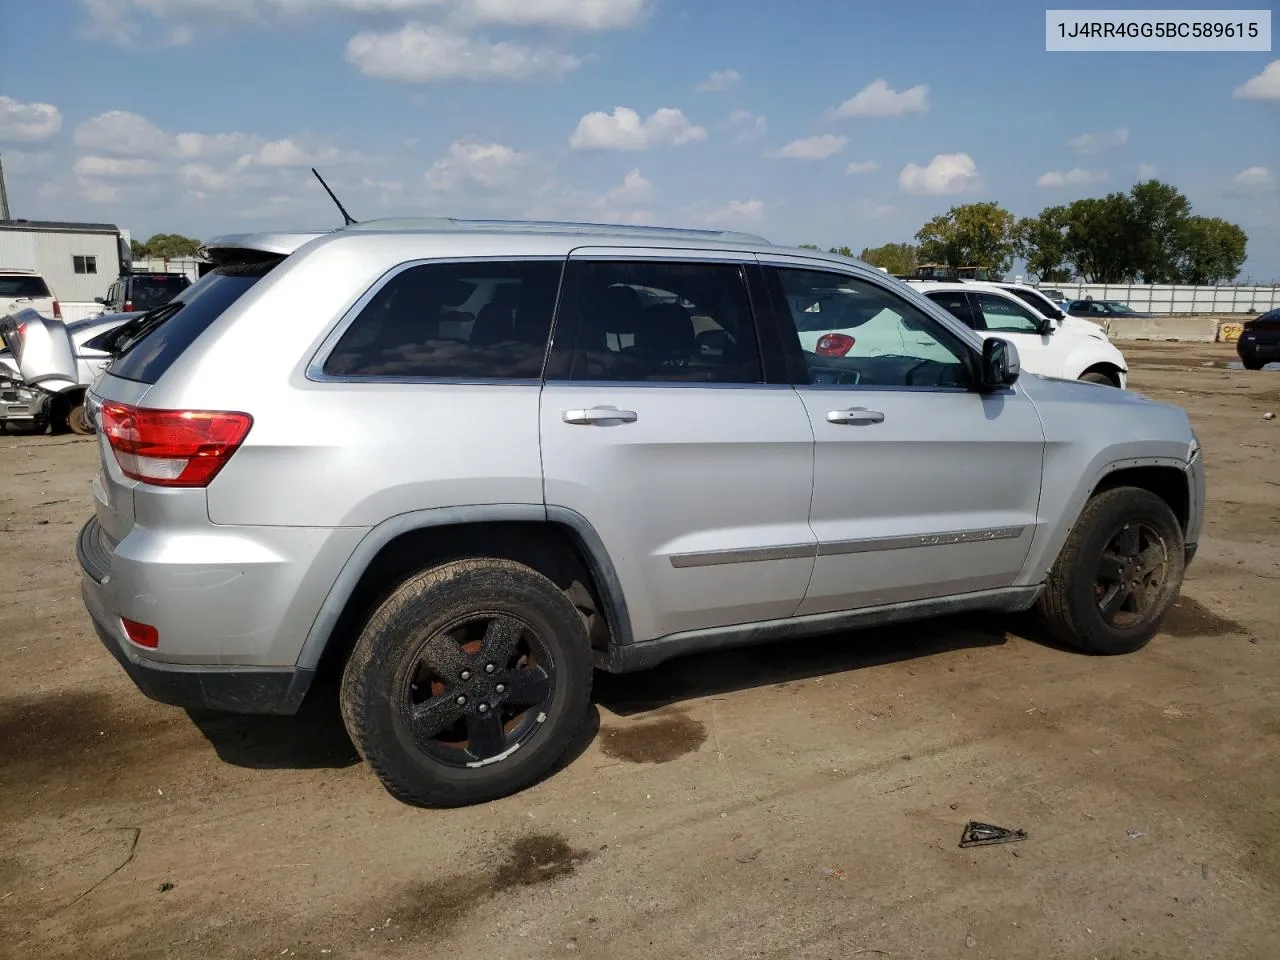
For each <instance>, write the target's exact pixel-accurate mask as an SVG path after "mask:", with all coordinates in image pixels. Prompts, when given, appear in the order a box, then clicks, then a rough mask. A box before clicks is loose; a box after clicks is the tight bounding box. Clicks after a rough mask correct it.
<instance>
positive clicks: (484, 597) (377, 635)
mask: <svg viewBox="0 0 1280 960" xmlns="http://www.w3.org/2000/svg"><path fill="white" fill-rule="evenodd" d="M592 670H593V667H592V658H591V648H590V643H589V641H588V637H587V631H586V626H585V624H584V623H583V619H582V616H581V614H580V613H579V612H578V609H577V608H576V607H575V606H574V605H573V603H572V602H571V601H570V600H569V599H568V598H567V597H566V596H565V595H564V593H563V592H562V591H561V590H560V589H559V588H558V587H556V585H555V584H554V583H552V582H551V581H550V580H548V579H547V578H546V577H544V576H542V574H540V573H538V572H537V571H535V570H533V569H531V568H529V567H526V566H524V565H523V564H519V563H515V562H514V561H511V560H501V559H487V558H486V559H471V560H457V561H453V562H451V563H446V564H443V565H441V566H438V567H434V568H432V569H429V570H426V571H424V572H422V573H420V574H418V575H417V576H415V577H412V578H410V579H409V580H407V581H406V582H405V583H403V584H402V585H401V586H400V587H399V588H398V589H397V590H396V591H395V592H394V593H392V594H391V596H390V597H388V598H387V599H386V601H385V602H383V604H382V605H381V606H380V607H379V608H378V609H377V610H376V611H375V612H374V614H373V616H372V617H371V618H370V619H369V622H368V624H367V625H366V626H365V628H364V630H363V631H362V632H361V634H360V638H359V639H358V640H357V641H356V645H355V648H354V649H353V650H352V652H351V656H350V658H349V659H348V661H347V665H346V668H345V670H344V673H343V679H342V691H341V696H340V701H341V708H342V716H343V720H344V721H345V723H346V726H347V732H348V734H349V735H350V736H351V739H352V741H353V743H354V744H355V746H356V749H357V750H358V751H359V752H360V755H361V756H362V757H364V759H365V760H366V761H368V763H369V766H370V767H372V768H373V771H374V773H376V774H377V775H378V778H379V779H380V780H381V781H382V783H383V785H384V786H385V787H386V789H387V790H388V791H389V792H390V793H391V794H392V796H394V797H396V798H397V799H399V800H401V801H403V802H404V803H408V804H412V805H414V806H425V807H456V806H463V805H466V804H473V803H483V802H485V801H488V800H494V799H497V798H498V797H502V796H506V795H508V794H512V793H515V792H517V791H519V790H523V789H524V788H526V787H528V786H530V785H532V784H534V783H535V782H537V781H538V780H539V779H541V778H542V777H543V776H544V775H546V774H547V773H548V772H549V771H550V770H551V769H552V768H553V767H554V766H555V765H556V764H557V763H558V762H559V761H560V760H561V759H562V757H563V756H564V754H565V752H566V750H567V749H568V748H569V746H570V745H571V744H572V742H573V740H574V738H575V736H576V734H577V733H578V730H579V729H580V727H581V725H582V723H583V721H584V719H585V718H586V716H587V712H588V710H589V708H590V705H591V681H592Z"/></svg>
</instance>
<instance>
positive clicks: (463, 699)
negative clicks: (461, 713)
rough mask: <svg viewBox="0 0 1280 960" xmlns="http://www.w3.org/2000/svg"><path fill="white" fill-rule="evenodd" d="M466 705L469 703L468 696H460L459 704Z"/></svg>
mask: <svg viewBox="0 0 1280 960" xmlns="http://www.w3.org/2000/svg"><path fill="white" fill-rule="evenodd" d="M466 705H467V698H466V697H459V698H458V706H460V707H465V706H466Z"/></svg>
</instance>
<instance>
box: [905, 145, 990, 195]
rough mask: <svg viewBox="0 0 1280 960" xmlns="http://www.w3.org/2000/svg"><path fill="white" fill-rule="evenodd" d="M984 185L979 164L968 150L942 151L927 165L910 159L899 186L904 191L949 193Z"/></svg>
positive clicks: (961, 191)
mask: <svg viewBox="0 0 1280 960" xmlns="http://www.w3.org/2000/svg"><path fill="white" fill-rule="evenodd" d="M981 188H982V178H981V177H980V176H978V168H977V165H976V164H975V163H974V162H973V158H972V157H971V156H969V155H968V154H967V153H940V154H938V155H937V156H936V157H934V158H933V159H932V160H930V161H929V163H928V165H927V166H924V167H922V166H919V165H918V164H915V163H908V164H907V165H906V166H905V167H903V168H902V172H901V173H899V174H898V189H900V190H901V191H902V192H903V193H915V194H922V195H928V196H946V195H948V194H957V193H972V192H973V191H974V190H979V189H981Z"/></svg>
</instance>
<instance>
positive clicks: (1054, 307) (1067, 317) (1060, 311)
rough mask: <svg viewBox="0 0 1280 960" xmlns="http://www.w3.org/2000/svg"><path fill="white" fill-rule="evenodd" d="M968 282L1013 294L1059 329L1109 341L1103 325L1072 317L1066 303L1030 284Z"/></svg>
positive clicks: (994, 281)
mask: <svg viewBox="0 0 1280 960" xmlns="http://www.w3.org/2000/svg"><path fill="white" fill-rule="evenodd" d="M967 282H968V283H969V284H970V285H972V286H975V287H991V288H995V289H997V290H1003V291H1005V292H1006V293H1012V294H1013V295H1014V296H1015V297H1017V298H1018V299H1019V300H1021V301H1022V302H1023V303H1025V304H1027V306H1029V307H1031V309H1032V310H1033V311H1035V312H1036V313H1038V314H1040V315H1041V316H1042V317H1048V318H1049V319H1050V320H1056V321H1057V322H1058V326H1059V327H1062V328H1064V329H1067V330H1075V331H1077V332H1078V333H1087V334H1089V335H1091V336H1095V335H1096V336H1101V337H1102V338H1103V339H1104V340H1105V339H1109V337H1108V336H1107V331H1106V329H1105V328H1104V327H1103V326H1102V325H1101V324H1099V323H1094V322H1093V321H1092V320H1089V319H1088V318H1087V317H1073V316H1071V314H1069V313H1067V312H1066V303H1065V302H1063V303H1057V302H1055V301H1054V300H1053V298H1052V297H1049V296H1046V295H1045V293H1044V291H1042V290H1038V289H1037V288H1035V287H1033V286H1031V285H1030V284H1026V283H1007V282H1004V281H999V280H988V281H967ZM1055 292H1056V291H1055Z"/></svg>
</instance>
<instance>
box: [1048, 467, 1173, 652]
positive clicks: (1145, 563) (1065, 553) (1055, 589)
mask: <svg viewBox="0 0 1280 960" xmlns="http://www.w3.org/2000/svg"><path fill="white" fill-rule="evenodd" d="M1185 569H1186V550H1185V547H1184V542H1183V536H1182V527H1181V526H1180V525H1179V523H1178V518H1177V517H1176V516H1174V514H1173V511H1172V510H1170V509H1169V505H1168V504H1167V503H1165V502H1164V501H1163V500H1161V499H1160V498H1159V497H1157V496H1156V495H1155V494H1153V493H1151V492H1150V491H1147V490H1143V489H1140V488H1138V487H1117V488H1115V489H1113V490H1108V491H1106V492H1105V493H1101V494H1099V495H1098V496H1096V497H1094V498H1093V499H1092V500H1090V501H1089V503H1088V504H1086V505H1085V508H1084V510H1083V511H1082V512H1081V514H1080V518H1079V519H1078V520H1077V521H1076V524H1075V527H1074V528H1073V529H1072V531H1071V535H1070V536H1069V537H1068V538H1067V542H1066V544H1065V545H1064V546H1063V548H1062V552H1061V553H1060V554H1059V555H1058V559H1057V561H1056V562H1055V563H1054V565H1053V569H1052V570H1051V571H1050V572H1049V577H1048V580H1047V582H1046V583H1045V588H1044V591H1043V593H1042V594H1041V596H1040V600H1039V613H1040V617H1041V620H1042V621H1043V622H1044V624H1045V627H1046V628H1047V629H1048V630H1049V632H1050V633H1051V634H1053V636H1054V637H1056V638H1057V639H1058V640H1060V641H1061V642H1063V643H1066V644H1069V645H1070V646H1073V647H1077V648H1079V649H1081V650H1085V651H1087V652H1089V653H1096V654H1103V655H1113V654H1122V653H1132V652H1133V651H1135V650H1139V649H1141V648H1142V647H1144V646H1146V644H1147V642H1148V641H1149V640H1150V639H1151V638H1152V637H1153V636H1155V634H1156V632H1157V631H1158V630H1159V629H1160V623H1161V621H1162V620H1163V619H1164V616H1165V614H1166V613H1167V612H1168V610H1169V607H1170V606H1171V605H1172V604H1173V601H1174V600H1175V598H1176V597H1177V595H1178V591H1179V590H1180V589H1181V587H1182V577H1183V573H1184V572H1185Z"/></svg>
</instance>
